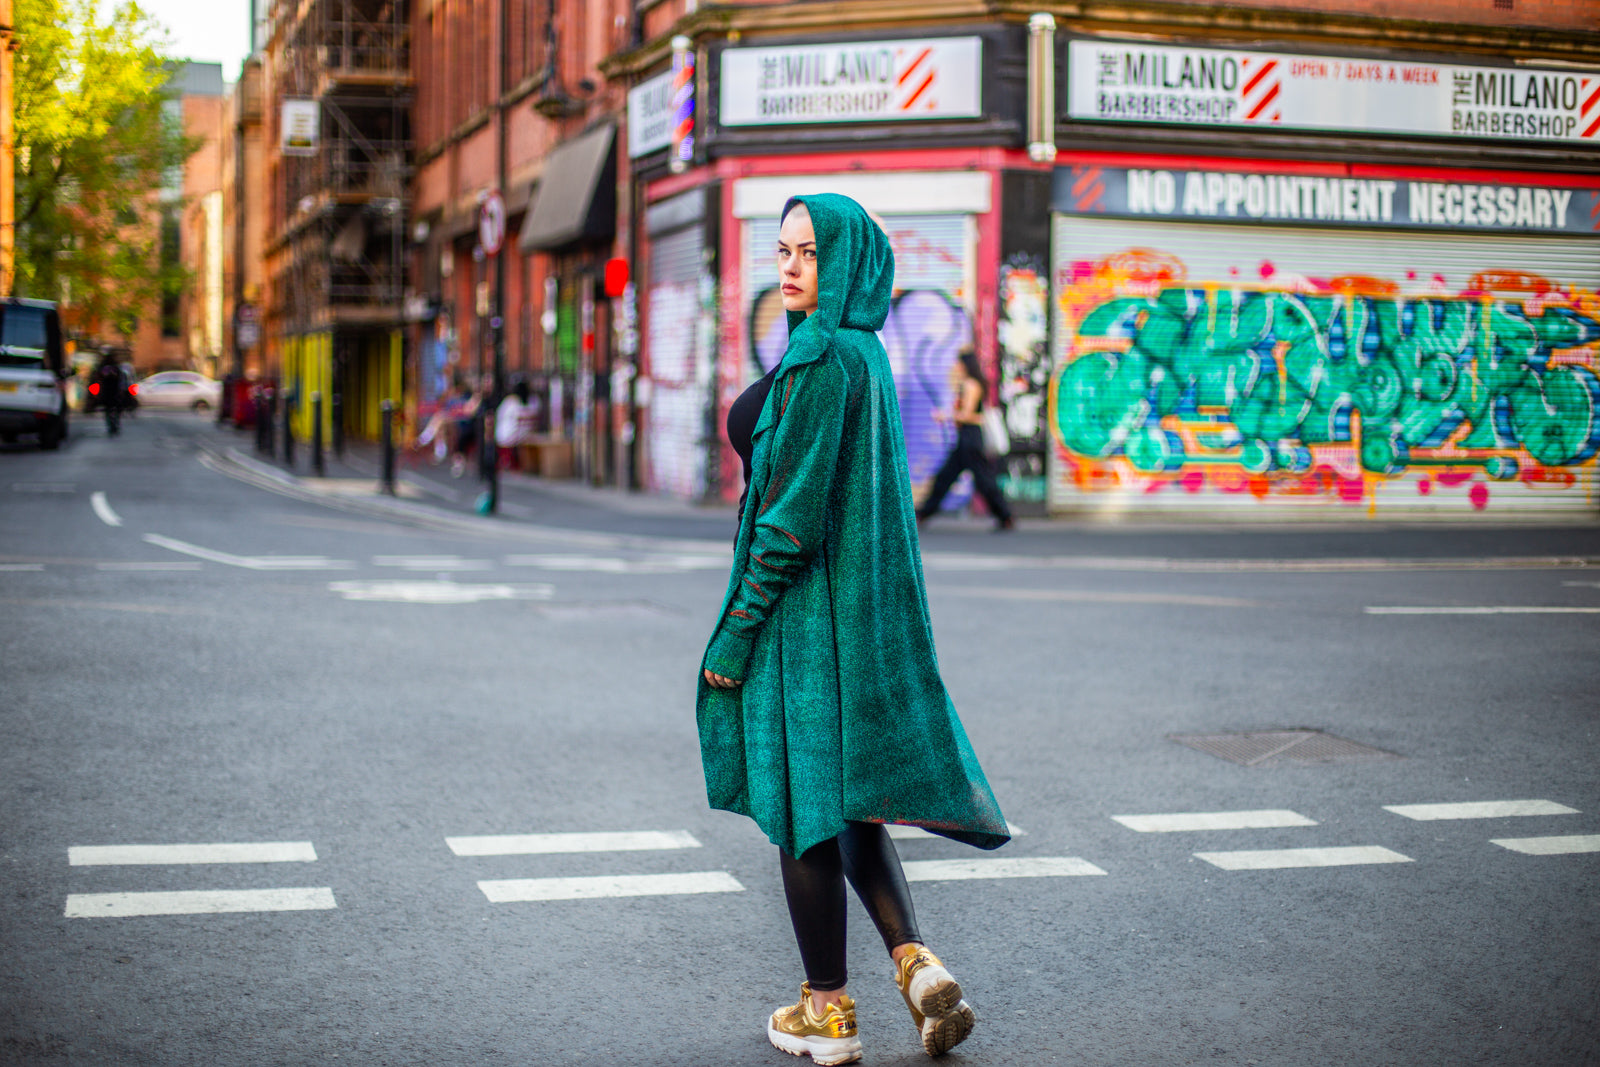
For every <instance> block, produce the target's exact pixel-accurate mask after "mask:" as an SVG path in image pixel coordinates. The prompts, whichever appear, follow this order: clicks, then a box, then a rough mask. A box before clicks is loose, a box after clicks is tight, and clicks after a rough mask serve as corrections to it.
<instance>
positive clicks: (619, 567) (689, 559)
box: [505, 554, 728, 574]
mask: <svg viewBox="0 0 1600 1067" xmlns="http://www.w3.org/2000/svg"><path fill="white" fill-rule="evenodd" d="M505 565H506V566H508V567H535V568H538V569H539V570H546V571H592V572H595V573H598V574H679V573H682V572H685V571H704V570H725V569H726V568H727V566H728V557H727V556H646V557H644V558H641V559H622V558H621V557H614V556H571V555H548V554H539V555H518V556H507V557H506V558H505Z"/></svg>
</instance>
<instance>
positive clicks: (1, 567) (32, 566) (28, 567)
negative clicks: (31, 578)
mask: <svg viewBox="0 0 1600 1067" xmlns="http://www.w3.org/2000/svg"><path fill="white" fill-rule="evenodd" d="M42 570H44V564H43V563H0V571H42Z"/></svg>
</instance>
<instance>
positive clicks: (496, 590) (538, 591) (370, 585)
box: [328, 578, 556, 604]
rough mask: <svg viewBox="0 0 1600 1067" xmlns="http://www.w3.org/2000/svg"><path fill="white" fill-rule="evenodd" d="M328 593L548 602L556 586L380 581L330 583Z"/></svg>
mask: <svg viewBox="0 0 1600 1067" xmlns="http://www.w3.org/2000/svg"><path fill="white" fill-rule="evenodd" d="M328 590H329V591H330V592H334V593H338V594H339V595H340V596H342V597H344V598H345V599H346V600H375V601H383V602H386V603H391V604H396V603H398V604H475V603H477V602H479V601H481V600H549V599H550V598H551V597H553V596H555V592H556V590H555V586H553V585H541V584H523V585H511V584H508V583H503V582H502V583H495V584H489V585H483V584H471V583H469V584H461V583H457V582H453V581H449V580H443V581H437V582H428V581H421V580H417V579H410V580H407V579H399V578H383V579H376V580H374V581H353V582H329V583H328Z"/></svg>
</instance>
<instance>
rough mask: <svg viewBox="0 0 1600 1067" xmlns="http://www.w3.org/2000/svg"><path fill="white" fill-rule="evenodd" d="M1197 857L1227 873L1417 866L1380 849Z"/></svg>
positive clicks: (1286, 850) (1251, 852)
mask: <svg viewBox="0 0 1600 1067" xmlns="http://www.w3.org/2000/svg"><path fill="white" fill-rule="evenodd" d="M1195 856H1196V857H1197V858H1198V859H1202V860H1205V861H1206V862H1207V863H1209V864H1211V865H1212V866H1213V867H1220V868H1222V869H1223V870H1225V871H1268V870H1280V869H1284V868H1289V867H1350V866H1357V865H1360V864H1367V863H1412V862H1414V861H1413V860H1412V859H1411V857H1410V856H1402V855H1401V854H1400V853H1398V852H1395V851H1393V850H1391V849H1387V848H1383V847H1382V846H1380V845H1355V846H1346V847H1336V848H1273V849H1256V850H1246V851H1238V852H1196V853H1195Z"/></svg>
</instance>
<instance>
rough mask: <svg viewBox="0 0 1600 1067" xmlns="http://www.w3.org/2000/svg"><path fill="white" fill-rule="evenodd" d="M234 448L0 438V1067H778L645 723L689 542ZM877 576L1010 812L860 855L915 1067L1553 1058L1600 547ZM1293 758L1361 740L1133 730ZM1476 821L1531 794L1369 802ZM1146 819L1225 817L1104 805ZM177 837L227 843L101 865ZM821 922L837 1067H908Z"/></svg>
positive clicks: (1583, 767) (674, 773)
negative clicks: (928, 608) (287, 476)
mask: <svg viewBox="0 0 1600 1067" xmlns="http://www.w3.org/2000/svg"><path fill="white" fill-rule="evenodd" d="M239 444H240V440H239V439H238V438H236V437H234V436H233V435H229V434H224V433H222V432H220V431H218V430H216V429H215V428H214V427H212V426H210V425H209V424H207V423H206V422H204V421H201V420H198V419H195V418H192V417H188V416H179V415H157V414H148V413H147V414H141V415H140V416H139V417H138V418H136V419H133V420H130V421H129V422H128V423H126V424H125V429H124V433H123V435H122V436H121V437H119V438H116V439H107V438H106V437H105V436H104V434H103V431H101V430H100V428H99V427H98V425H96V424H93V423H91V422H88V421H86V420H78V421H77V422H76V423H75V425H74V436H73V438H72V439H71V440H70V441H69V443H68V444H67V445H66V446H65V447H64V448H63V450H61V451H60V452H57V453H40V452H37V451H33V450H31V449H28V448H24V447H17V448H5V449H0V607H3V608H4V609H5V618H6V621H5V629H4V632H5V639H4V641H3V652H0V1063H3V1064H13V1063H15V1064H76V1063H85V1064H91V1063H92V1064H101V1063H104V1064H139V1065H143V1064H149V1065H162V1067H165V1065H187V1064H196V1065H201V1064H203V1065H207V1067H230V1065H235V1064H238V1065H260V1064H285V1065H288V1064H296V1065H297V1064H310V1063H317V1064H326V1063H331V1062H340V1063H354V1064H359V1065H368V1064H371V1065H413V1064H415V1065H424V1064H426V1065H430V1067H435V1065H463V1067H465V1065H473V1067H477V1065H495V1064H569V1063H570V1064H579V1063H582V1064H601V1065H610V1064H621V1065H633V1064H639V1065H645V1064H651V1065H656V1064H685V1065H688V1064H695V1065H703V1064H713V1065H721V1064H730V1065H746V1064H754V1065H759V1064H773V1065H782V1064H787V1063H790V1062H792V1061H790V1060H788V1059H787V1058H786V1057H785V1056H783V1055H782V1054H781V1053H779V1052H777V1051H776V1050H774V1049H772V1048H770V1047H769V1046H768V1045H767V1044H766V1041H765V1038H764V1034H763V1029H762V1026H763V1020H764V1018H765V1015H766V1013H767V1012H768V1011H770V1010H771V1009H772V1008H773V1007H774V1006H776V1005H778V1004H780V1003H784V1002H792V1000H793V998H794V996H795V990H796V987H797V986H798V983H799V981H800V978H801V974H800V970H799V962H798V957H797V954H796V952H795V949H794V947H793V941H792V938H791V935H790V932H789V928H788V921H787V916H786V913H785V910H784V907H783V901H782V895H781V889H780V886H779V881H778V875H777V865H776V862H775V859H776V857H775V855H774V849H773V848H772V846H771V845H769V844H767V843H766V842H765V840H764V839H763V838H762V836H761V834H760V833H759V831H757V830H756V829H755V827H754V825H753V824H751V823H750V822H748V821H747V820H744V819H742V818H739V817H736V816H732V815H728V814H725V813H720V812H713V811H709V810H707V808H706V806H705V797H704V790H703V782H702V779H701V776H700V767H699V759H698V748H697V743H696V737H695V731H694V716H693V684H694V683H693V679H694V671H695V667H696V664H697V662H698V658H699V655H700V652H701V650H702V647H703V643H704V640H705V638H706V636H707V632H708V628H709V626H710V624H711V622H712V619H713V617H714V614H715V612H716V610H717V606H718V604H719V602H720V596H721V593H722V589H723V586H724V583H725V581H726V566H727V554H726V552H725V550H724V549H723V548H722V547H721V546H722V545H724V544H725V543H726V534H727V533H728V532H730V531H729V524H730V523H731V514H729V513H726V512H704V511H699V512H691V511H688V510H687V509H676V510H675V509H674V508H673V507H671V506H668V505H659V506H657V505H653V504H651V503H649V502H644V503H640V502H633V503H629V502H626V501H622V502H618V501H614V500H611V499H610V498H609V497H605V496H604V495H603V494H601V495H597V496H592V497H584V496H582V495H580V494H573V493H572V492H570V491H561V492H548V493H542V494H541V492H540V491H539V490H538V489H537V488H536V487H535V488H530V487H528V486H526V485H517V486H515V487H513V488H512V489H508V495H507V502H508V503H509V504H510V505H511V508H510V509H508V516H509V517H508V518H504V519H500V520H480V519H476V518H473V517H471V516H470V515H469V514H468V512H469V510H470V489H469V488H468V487H465V486H461V485H460V483H457V486H458V488H457V489H456V490H455V495H454V496H451V495H450V493H451V489H450V486H449V484H448V483H449V479H448V475H447V474H444V475H442V476H441V475H440V474H439V472H429V471H419V472H415V478H416V480H417V482H418V483H419V485H420V484H421V483H423V482H426V481H428V480H429V479H434V480H439V479H441V477H442V481H441V482H440V487H439V488H438V490H437V492H425V493H424V495H423V496H421V497H420V498H418V500H414V501H412V502H409V503H403V504H400V505H394V506H389V505H385V504H383V503H382V502H381V501H380V502H375V501H374V499H373V498H372V497H370V496H369V495H367V494H366V493H365V492H364V490H363V487H362V486H361V485H359V484H357V483H356V482H354V481H345V480H341V481H339V482H338V483H337V484H335V485H334V486H332V487H331V488H332V489H333V490H337V491H326V490H327V487H325V489H324V490H320V491H318V490H311V489H307V488H305V487H304V486H299V485H297V484H295V483H291V482H288V481H284V480H282V479H278V480H274V477H273V476H272V474H271V472H270V471H268V470H266V469H264V468H261V467H257V466H253V465H250V464H248V463H243V462H239V461H237V460H230V459H229V457H228V455H227V450H228V448H229V447H237V446H238V445H239ZM202 459H204V462H202ZM352 462H355V461H352ZM341 473H342V474H344V475H351V472H350V471H347V470H342V469H341ZM352 477H353V476H352ZM519 509H520V510H519ZM924 548H925V551H926V552H927V555H928V559H929V590H930V600H931V604H932V609H933V613H934V620H935V628H936V632H937V637H938V641H939V649H940V656H941V662H942V665H943V670H944V674H945V678H946V682H947V684H948V686H949V688H950V690H951V692H952V694H953V696H954V698H955V701H956V704H957V706H958V707H959V708H960V709H961V711H962V715H963V718H964V721H965V723H966V726H967V728H968V731H969V733H970V734H971V736H972V739H973V743H974V745H975V747H976V749H977V751H978V754H979V756H980V758H981V759H982V760H983V762H984V765H985V767H986V769H987V771H988V774H989V776H990V779H991V781H992V783H993V785H994V787H995V790H996V793H997V795H998V796H999V798H1000V801H1001V804H1002V805H1003V807H1004V808H1005V810H1006V814H1007V817H1008V818H1009V819H1010V820H1011V821H1012V822H1013V823H1014V824H1016V825H1017V826H1018V827H1019V828H1020V829H1021V830H1022V831H1023V833H1022V834H1021V835H1020V836H1018V837H1017V838H1016V839H1015V840H1014V841H1013V842H1012V843H1011V844H1010V845H1008V846H1006V848H1004V849H1003V850H1001V851H1000V852H998V853H993V854H989V853H978V852H975V851H974V850H971V849H968V848H965V847H964V846H960V845H956V844H954V843H951V842H947V841H942V840H937V839H923V840H904V841H902V842H901V846H900V847H901V854H902V856H903V857H904V858H905V859H906V860H907V861H908V863H909V864H911V867H910V868H909V869H911V870H912V871H914V872H916V876H919V877H921V878H922V879H924V880H919V881H918V882H917V883H916V884H915V885H914V887H913V888H914V890H915V892H916V900H917V907H918V911H919V915H920V919H921V922H922V927H923V932H924V934H925V935H926V937H927V938H928V940H929V942H930V944H931V945H932V946H933V947H934V949H935V950H936V951H938V952H939V953H940V954H941V955H942V956H943V957H944V958H945V960H946V962H947V963H948V964H949V965H950V966H951V968H952V969H953V970H954V971H955V972H956V973H957V975H958V976H959V977H960V978H961V980H962V981H963V983H964V985H965V986H966V989H967V992H968V996H969V999H970V1000H971V1001H972V1002H973V1004H974V1005H975V1006H976V1008H977V1010H978V1013H979V1017H980V1022H979V1028H978V1029H977V1031H976V1032H975V1033H974V1035H973V1037H972V1039H971V1040H970V1041H969V1042H967V1043H966V1044H965V1045H963V1046H961V1048H960V1049H958V1050H957V1052H956V1053H954V1054H952V1055H951V1056H950V1057H949V1058H948V1062H951V1063H957V1064H960V1063H968V1064H995V1065H1039V1064H1085V1065H1107V1067H1112V1065H1116V1067H1123V1065H1126V1067H1166V1065H1178V1064H1230V1065H1252V1064H1254V1065H1261V1067H1301V1065H1304V1067H1330V1065H1343V1064H1349V1065H1360V1067H1376V1065H1396V1067H1401V1065H1404V1067H1411V1065H1433V1064H1439V1065H1455V1064H1504V1065H1516V1067H1524V1065H1540V1067H1565V1065H1580V1064H1600V965H1597V960H1600V775H1597V774H1596V768H1597V757H1600V726H1597V718H1600V716H1597V711H1600V684H1597V683H1600V664H1597V656H1596V653H1597V651H1600V641H1597V638H1600V566H1596V565H1591V566H1589V567H1587V568H1586V567H1584V566H1582V565H1580V563H1579V561H1581V560H1584V559H1588V560H1592V561H1600V529H1597V527H1596V526H1594V525H1563V526H1555V527H1550V528H1540V527H1518V528H1499V529H1495V528H1461V527H1443V526H1424V527H1413V528H1405V527H1401V528H1381V529H1369V528H1357V529H1346V528H1337V527H1304V528H1267V529H1263V528H1251V529H1239V528H1220V527H1187V528H1178V527H1164V528H1156V527H1141V528H1128V529H1123V528H1110V527H1104V526H1086V525H1071V524H1045V523H1031V524H1025V529H1023V530H1022V531H1021V532H1020V533H1019V534H1018V535H1016V536H1014V537H992V536H990V535H988V534H986V533H983V532H981V528H980V527H978V526H976V525H973V524H963V523H961V522H948V523H945V524H944V525H943V526H942V527H941V526H939V525H935V526H934V527H933V528H931V529H930V530H929V531H928V533H927V534H926V535H925V542H924ZM1542 557H1548V558H1543V559H1542ZM1563 560H1564V561H1566V562H1564V563H1563V562H1561V561H1563ZM1374 608H1377V609H1395V608H1399V609H1407V610H1404V611H1401V612H1394V611H1391V610H1380V611H1377V612H1374V611H1372V610H1370V609H1374ZM1505 608H1521V609H1528V608H1539V609H1542V610H1540V611H1536V612H1535V611H1520V612H1506V611H1504V610H1501V609H1505ZM1463 609H1465V613H1462V612H1463ZM1490 609H1495V610H1492V611H1491V610H1490ZM1292 728H1309V729H1317V730H1323V731H1326V732H1327V733H1329V734H1332V735H1335V736H1337V737H1339V738H1345V739H1349V740H1351V741H1354V742H1358V743H1360V744H1362V745H1366V746H1372V747H1374V748H1376V749H1379V750H1381V752H1380V753H1379V755H1380V756H1381V755H1383V754H1392V758H1376V757H1374V758H1369V759H1364V760H1355V761H1348V762H1327V763H1294V762H1288V763H1284V762H1274V761H1272V760H1271V759H1268V760H1266V761H1265V762H1263V763H1260V764H1258V765H1254V766H1244V765H1239V764H1236V763H1233V762H1229V761H1227V760H1224V759H1222V758H1219V757H1217V756H1215V755H1211V754H1208V753H1207V752H1203V751H1199V750H1197V749H1195V748H1192V747H1189V746H1186V745H1184V744H1180V743H1178V742H1175V741H1173V740H1171V739H1170V735H1173V734H1199V733H1214V732H1240V731H1245V732H1249V731H1263V730H1269V729H1280V730H1281V729H1292ZM1290 740H1292V738H1290ZM1283 743H1284V744H1287V743H1288V742H1287V741H1284V742H1283ZM1268 750H1269V749H1267V748H1262V749H1258V750H1257V751H1258V753H1259V752H1265V751H1268ZM1293 751H1294V750H1293V749H1289V750H1288V752H1287V754H1288V755H1292V754H1293ZM1507 801H1541V802H1544V803H1542V804H1538V805H1526V804H1525V805H1522V806H1520V807H1512V808H1505V807H1493V806H1491V807H1488V808H1480V809H1462V808H1432V809H1427V810H1424V811H1410V812H1409V813H1407V812H1396V811H1391V810H1388V809H1389V808H1390V807H1405V806H1410V805H1459V804H1469V803H1475V804H1491V805H1492V804H1496V803H1499V802H1507ZM1510 811H1524V812H1534V813H1533V814H1508V813H1507V812H1510ZM1241 812H1245V813H1257V814H1253V815H1245V816H1239V815H1238V814H1237V813H1241ZM1262 812H1267V813H1272V814H1267V815H1263V814H1259V813H1262ZM1196 813H1233V814H1229V815H1226V816H1218V817H1217V818H1214V819H1211V820H1201V821H1202V822H1207V823H1209V825H1210V826H1211V827H1212V828H1201V829H1167V830H1165V831H1164V832H1159V831H1160V830H1161V828H1164V827H1170V826H1174V825H1177V826H1183V825H1186V824H1193V822H1194V820H1193V819H1192V818H1191V819H1189V820H1187V822H1186V821H1185V820H1165V821H1163V820H1154V821H1153V824H1152V821H1149V820H1138V819H1132V818H1127V817H1129V816H1136V815H1145V816H1154V815H1168V816H1178V815H1182V816H1193V815H1195V814H1196ZM1430 814H1431V815H1433V816H1442V815H1449V816H1453V817H1449V818H1440V817H1435V818H1416V817H1413V816H1417V815H1430ZM1116 816H1123V817H1124V819H1123V820H1122V821H1119V820H1118V819H1117V818H1115V817H1116ZM1241 822H1243V823H1247V824H1248V823H1252V822H1254V823H1274V824H1277V825H1266V826H1256V827H1255V828H1249V827H1248V826H1244V827H1239V826H1237V825H1236V824H1238V823H1241ZM1228 824H1235V827H1234V828H1227V827H1228ZM1153 831H1156V832H1153ZM619 833H626V834H631V835H635V836H630V837H615V836H582V837H552V836H548V835H607V834H619ZM641 834H643V835H645V836H637V835H641ZM501 835H515V836H516V837H517V838H518V839H517V840H506V839H504V838H503V837H501ZM529 835H546V836H529ZM469 838H470V839H477V840H464V839H469ZM1530 841H1531V842H1532V843H1528V842H1530ZM1496 842H1512V843H1513V844H1512V845H1511V846H1508V845H1503V844H1497V843H1496ZM269 844H270V845H276V847H275V848H270V849H264V850H263V849H262V848H261V846H265V845H269ZM216 845H249V846H256V848H255V850H253V851H252V850H238V849H235V850H232V851H229V850H218V849H216V848H189V849H178V850H173V849H170V848H166V849H162V848H147V849H145V850H143V851H139V850H133V851H129V850H127V849H120V850H116V849H112V848H111V847H112V846H216ZM622 846H631V847H626V848H625V847H622ZM1580 849H1587V851H1573V850H1580ZM1306 850H1331V851H1316V852H1309V851H1306ZM219 860H234V861H240V862H218V861H219ZM936 861H985V862H988V861H994V862H996V863H999V864H1000V865H999V866H994V865H989V866H985V865H983V864H979V863H975V862H974V863H966V864H965V865H960V864H959V862H958V865H957V866H951V865H950V864H946V865H944V866H939V865H938V864H937V863H936ZM1002 861H1003V862H1002ZM1288 863H1293V864H1302V865H1298V866H1283V864H1288ZM1308 863H1318V864H1322V865H1317V866H1305V865H1303V864H1308ZM1329 864H1337V865H1329ZM670 875H676V876H678V877H676V878H654V879H652V878H650V877H648V876H670ZM956 875H961V876H962V877H956ZM1023 875H1025V876H1023ZM641 878H642V879H643V880H640V879H641ZM573 879H586V881H571V880H573ZM630 879H632V880H631V881H630ZM668 889H671V890H675V891H674V892H667V891H666V890H668ZM619 890H633V891H635V892H639V893H640V894H641V895H636V896H626V897H619V896H614V895H605V894H607V893H616V892H618V891H619ZM266 891H271V892H266ZM564 895H565V896H569V897H570V896H574V895H578V897H579V898H578V899H522V900H512V899H505V898H507V897H515V896H524V897H535V898H538V897H546V898H548V897H561V896H564ZM204 908H211V909H217V908H229V909H245V908H248V909H255V910H223V911H211V912H205V911H201V912H199V913H196V911H195V909H204ZM267 908H273V909H293V910H260V909H267ZM151 911H156V912H160V911H167V912H172V913H169V914H139V913H141V912H151ZM852 929H853V931H854V934H855V936H854V937H853V941H852V948H851V964H852V973H853V976H854V977H853V979H852V989H853V992H854V993H855V995H856V997H857V999H858V1002H859V1005H860V1007H859V1015H860V1021H861V1031H862V1040H863V1042H864V1044H865V1046H866V1062H867V1063H869V1064H879V1065H892V1064H906V1065H909V1064H915V1063H920V1062H923V1061H924V1060H925V1057H924V1056H923V1054H922V1053H921V1051H920V1047H919V1045H918V1043H917V1040H916V1036H915V1033H914V1031H913V1030H912V1028H911V1027H910V1025H909V1021H908V1019H907V1018H906V1016H905V1014H904V1008H903V1006H902V1005H901V1004H900V1002H899V997H898V994H897V993H896V992H895V990H894V987H893V984H892V982H891V980H890V977H889V975H890V970H889V967H888V965H887V963H886V961H885V958H884V956H883V955H882V953H881V948H880V946H879V945H878V944H876V938H875V936H874V935H873V934H872V932H871V928H870V925H869V924H868V923H867V921H866V918H865V916H864V915H863V914H862V913H861V912H860V910H859V909H858V908H857V909H855V910H854V911H853V912H852Z"/></svg>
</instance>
